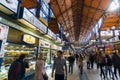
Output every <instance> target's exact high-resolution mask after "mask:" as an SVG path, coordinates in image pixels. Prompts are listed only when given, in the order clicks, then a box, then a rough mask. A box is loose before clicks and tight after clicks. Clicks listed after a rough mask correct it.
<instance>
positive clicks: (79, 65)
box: [78, 54, 83, 74]
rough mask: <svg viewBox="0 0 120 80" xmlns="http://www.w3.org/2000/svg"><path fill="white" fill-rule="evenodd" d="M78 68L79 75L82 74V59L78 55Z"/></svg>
mask: <svg viewBox="0 0 120 80" xmlns="http://www.w3.org/2000/svg"><path fill="white" fill-rule="evenodd" d="M78 67H79V69H80V73H81V74H82V73H83V57H82V55H81V54H80V55H79V58H78Z"/></svg>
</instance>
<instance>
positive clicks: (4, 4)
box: [0, 0, 18, 14]
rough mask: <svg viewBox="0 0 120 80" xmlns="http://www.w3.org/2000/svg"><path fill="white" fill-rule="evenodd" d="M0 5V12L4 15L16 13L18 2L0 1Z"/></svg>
mask: <svg viewBox="0 0 120 80" xmlns="http://www.w3.org/2000/svg"><path fill="white" fill-rule="evenodd" d="M0 4H1V5H0V11H2V12H4V13H6V14H12V12H14V13H17V6H18V0H0ZM11 11H12V12H11Z"/></svg>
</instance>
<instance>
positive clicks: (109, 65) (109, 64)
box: [105, 55, 114, 80]
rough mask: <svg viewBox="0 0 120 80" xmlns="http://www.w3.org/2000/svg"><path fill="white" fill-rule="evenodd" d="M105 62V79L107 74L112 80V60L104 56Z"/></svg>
mask: <svg viewBox="0 0 120 80" xmlns="http://www.w3.org/2000/svg"><path fill="white" fill-rule="evenodd" d="M105 62H106V65H105V70H106V72H105V73H106V77H107V75H108V73H109V76H110V77H111V76H112V79H113V80H114V73H113V71H112V59H111V57H110V56H109V55H106V56H105Z"/></svg>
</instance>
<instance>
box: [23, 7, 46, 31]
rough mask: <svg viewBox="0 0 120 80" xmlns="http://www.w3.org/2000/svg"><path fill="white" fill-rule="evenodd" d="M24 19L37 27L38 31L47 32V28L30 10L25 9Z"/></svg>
mask: <svg viewBox="0 0 120 80" xmlns="http://www.w3.org/2000/svg"><path fill="white" fill-rule="evenodd" d="M23 19H25V20H27V21H28V22H29V23H30V24H32V25H33V26H35V27H37V28H38V29H40V30H42V31H43V32H46V30H47V27H46V26H45V25H44V24H43V23H42V22H40V20H38V19H37V18H36V17H35V16H34V15H33V14H32V13H31V12H30V11H29V10H27V9H26V8H24V12H23Z"/></svg>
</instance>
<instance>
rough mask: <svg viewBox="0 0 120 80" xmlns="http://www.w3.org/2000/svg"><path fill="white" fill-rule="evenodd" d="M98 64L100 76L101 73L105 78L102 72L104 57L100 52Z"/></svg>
mask: <svg viewBox="0 0 120 80" xmlns="http://www.w3.org/2000/svg"><path fill="white" fill-rule="evenodd" d="M98 64H99V67H100V76H101V77H102V75H103V78H104V79H105V77H106V76H105V72H104V66H105V57H104V56H103V54H102V53H99V57H98Z"/></svg>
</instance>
